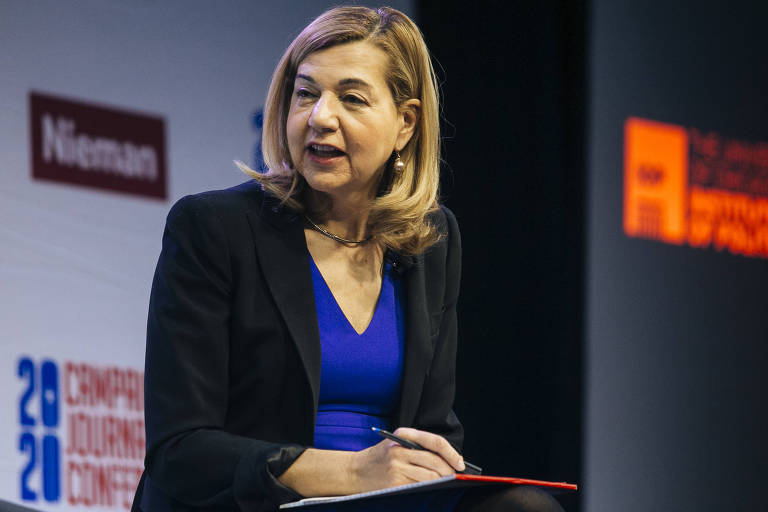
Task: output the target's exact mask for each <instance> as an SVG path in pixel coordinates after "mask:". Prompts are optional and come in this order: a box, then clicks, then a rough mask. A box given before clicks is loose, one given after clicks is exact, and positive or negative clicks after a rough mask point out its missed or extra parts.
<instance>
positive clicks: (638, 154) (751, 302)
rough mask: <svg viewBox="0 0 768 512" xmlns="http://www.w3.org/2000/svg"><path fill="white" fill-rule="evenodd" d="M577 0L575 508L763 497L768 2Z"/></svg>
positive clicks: (714, 506) (767, 415)
mask: <svg viewBox="0 0 768 512" xmlns="http://www.w3.org/2000/svg"><path fill="white" fill-rule="evenodd" d="M592 8H593V12H592V17H591V25H592V31H591V71H590V87H591V90H590V97H591V120H590V122H591V127H590V130H589V136H590V139H591V142H590V145H589V153H590V154H589V176H588V177H589V181H590V186H589V198H588V205H589V216H588V217H589V224H588V231H589V241H588V252H589V254H588V263H589V264H588V274H587V288H588V318H587V330H586V350H585V356H586V359H585V362H586V368H587V374H586V377H587V380H586V388H585V389H586V395H585V399H586V404H587V409H586V414H585V418H586V424H585V432H586V437H585V440H586V445H585V449H584V457H585V458H584V482H583V486H582V489H583V491H582V492H583V496H584V505H585V506H584V509H585V510H589V511H601V510H620V511H622V512H633V511H638V512H639V511H647V510H663V511H665V512H675V511H681V512H682V511H686V512H687V511H691V510H712V511H715V510H766V496H765V482H766V479H768V463H767V461H768V436H766V433H767V432H768V407H766V398H765V390H766V389H768V372H767V371H766V368H768V321H767V317H768V293H766V290H767V289H768V259H767V258H768V122H767V121H766V113H768V94H766V90H768V66H766V65H765V55H766V53H768V38H766V35H765V34H766V32H765V23H764V22H765V20H766V19H768V6H767V4H765V3H763V2H749V1H735V2H727V3H724V2H720V1H717V2H716V1H705V2H701V1H696V2H694V1H683V2H666V1H661V0H652V1H643V2H639V1H635V2H615V1H613V0H595V1H594V2H592Z"/></svg>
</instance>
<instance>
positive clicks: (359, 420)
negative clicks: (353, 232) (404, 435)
mask: <svg viewBox="0 0 768 512" xmlns="http://www.w3.org/2000/svg"><path fill="white" fill-rule="evenodd" d="M310 261H311V263H312V284H313V286H314V291H315V308H316V310H317V323H318V327H319V329H320V346H321V354H322V359H321V361H322V363H321V370H320V401H319V405H318V412H317V420H316V424H315V448H321V449H327V450H362V449H364V448H368V447H369V446H372V445H374V444H376V443H378V442H379V441H381V438H380V437H379V436H378V435H377V434H376V433H374V432H373V431H371V427H372V426H375V427H379V428H383V429H390V428H391V427H392V420H391V417H390V416H391V415H392V413H393V412H394V411H395V409H396V407H397V405H398V402H399V399H400V384H401V380H402V376H403V315H402V310H401V307H400V299H399V295H400V281H399V280H398V279H397V276H393V275H392V274H393V273H392V272H391V268H390V265H389V264H386V267H385V269H384V275H383V276H382V280H381V291H380V292H379V300H378V302H377V303H376V309H375V310H374V313H373V318H372V319H371V322H370V324H368V327H367V328H366V329H365V331H364V332H363V333H362V334H358V333H357V331H355V329H354V328H353V327H352V324H350V323H349V320H347V317H346V316H345V315H344V312H343V311H342V310H341V308H340V307H339V304H338V303H337V302H336V298H335V297H334V296H333V294H332V293H331V290H330V289H329V288H328V285H327V283H326V282H325V279H324V278H323V275H322V274H321V273H320V270H319V269H318V268H317V265H316V264H315V262H314V260H313V259H312V257H311V255H310Z"/></svg>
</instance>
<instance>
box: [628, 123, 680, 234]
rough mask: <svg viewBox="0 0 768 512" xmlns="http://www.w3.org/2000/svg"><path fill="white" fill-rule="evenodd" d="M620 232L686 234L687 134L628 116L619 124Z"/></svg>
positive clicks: (671, 127)
mask: <svg viewBox="0 0 768 512" xmlns="http://www.w3.org/2000/svg"><path fill="white" fill-rule="evenodd" d="M624 137H625V138H624V140H625V148H624V150H625V153H624V232H625V233H626V234H627V235H628V236H632V237H642V238H652V239H656V240H660V241H663V242H667V243H673V244H678V245H679V244H682V243H684V242H685V240H686V235H687V199H686V197H687V188H688V187H687V185H688V152H689V145H688V133H687V131H686V130H685V129H684V128H683V127H681V126H676V125H672V124H665V123H659V122H656V121H648V120H646V119H639V118H635V117H631V118H629V119H627V121H626V123H625V125H624Z"/></svg>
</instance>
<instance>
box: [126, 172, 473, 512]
mask: <svg viewBox="0 0 768 512" xmlns="http://www.w3.org/2000/svg"><path fill="white" fill-rule="evenodd" d="M433 221H434V222H435V223H436V225H437V226H438V228H439V229H440V230H441V231H442V232H443V233H445V237H444V238H443V239H442V240H441V241H440V242H439V243H438V244H437V245H435V246H433V247H432V248H431V249H429V250H428V251H427V252H426V253H424V254H422V255H419V256H417V257H410V258H407V257H400V256H398V255H396V254H392V253H387V255H386V257H387V258H388V259H390V260H391V262H392V265H393V268H394V269H395V270H396V271H399V272H400V273H401V276H402V279H403V280H404V281H403V290H404V292H403V299H404V304H403V309H404V311H405V333H406V334H405V359H404V373H403V382H402V395H401V398H400V403H399V406H398V409H397V412H396V415H395V422H396V425H397V426H411V427H415V428H419V429H423V430H427V431H430V432H435V433H437V434H441V435H443V436H445V437H446V438H447V439H448V441H450V442H451V443H452V444H453V445H454V446H455V447H456V448H457V449H458V448H460V445H461V441H462V436H463V432H462V428H461V425H460V423H459V422H458V420H457V419H456V416H455V415H454V414H453V411H452V405H453V398H454V388H455V359H456V300H457V297H458V292H459V275H460V268H461V254H460V253H461V251H460V239H459V232H458V228H457V225H456V220H455V218H454V217H453V214H451V212H450V211H449V210H447V209H446V208H442V209H441V211H440V212H438V213H436V214H435V216H434V219H433ZM303 227H304V225H303V222H302V220H301V217H299V216H297V215H295V214H292V213H290V212H288V211H287V210H285V209H283V208H281V207H280V206H279V204H278V203H277V201H276V199H275V198H274V197H272V196H269V195H266V194H264V193H263V192H262V191H261V188H260V186H259V185H257V184H256V183H255V182H247V183H244V184H242V185H239V186H237V187H233V188H231V189H227V190H222V191H213V192H206V193H202V194H198V195H193V196H187V197H184V198H182V199H181V200H180V201H178V202H177V203H176V204H175V205H174V206H173V208H171V211H170V213H169V214H168V219H167V222H166V227H165V232H164V234H163V247H162V252H161V254H160V258H159V261H158V263H157V270H156V271H155V277H154V281H153V283H152V294H151V298H150V306H149V319H148V325H147V353H146V369H145V411H146V412H145V415H146V431H147V455H146V459H145V462H144V463H145V468H146V470H145V472H144V475H143V476H142V482H141V483H140V484H139V489H138V490H137V495H136V498H135V500H134V510H138V506H143V507H142V508H144V509H145V512H155V510H158V509H164V510H200V509H217V510H222V509H224V510H237V509H241V510H258V511H261V510H272V509H274V508H276V507H277V506H278V505H279V504H280V503H283V502H286V501H292V500H295V499H299V498H300V496H299V495H297V494H296V493H295V492H293V491H292V490H291V489H289V488H287V487H285V486H283V485H282V484H280V482H279V481H278V480H277V479H276V477H277V476H279V475H280V474H282V472H283V471H284V470H285V469H286V468H287V467H288V466H289V465H290V464H292V463H293V461H294V460H295V459H296V458H297V457H298V456H299V455H300V454H301V453H302V452H303V450H304V449H305V447H308V446H312V442H313V438H314V424H315V416H316V413H317V403H318V387H319V384H320V338H319V334H318V327H317V317H316V313H315V304H314V292H313V288H312V278H311V270H310V263H309V256H308V250H307V246H306V241H305V238H304V231H303Z"/></svg>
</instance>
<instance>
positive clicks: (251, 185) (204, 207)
mask: <svg viewBox="0 0 768 512" xmlns="http://www.w3.org/2000/svg"><path fill="white" fill-rule="evenodd" d="M264 196H265V194H264V191H263V190H262V188H261V186H260V185H259V184H258V183H256V182H255V181H247V182H245V183H241V184H240V185H236V186H234V187H230V188H226V189H222V190H209V191H207V192H200V193H198V194H191V195H187V196H184V197H182V198H181V199H179V200H178V201H176V203H174V205H173V206H172V207H171V209H170V211H169V213H168V219H169V220H171V219H174V218H177V217H180V216H183V217H186V216H190V215H192V216H204V215H215V216H218V217H220V218H224V217H230V216H232V215H242V213H243V212H248V211H254V212H258V211H259V210H261V207H262V205H263V203H264Z"/></svg>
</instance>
